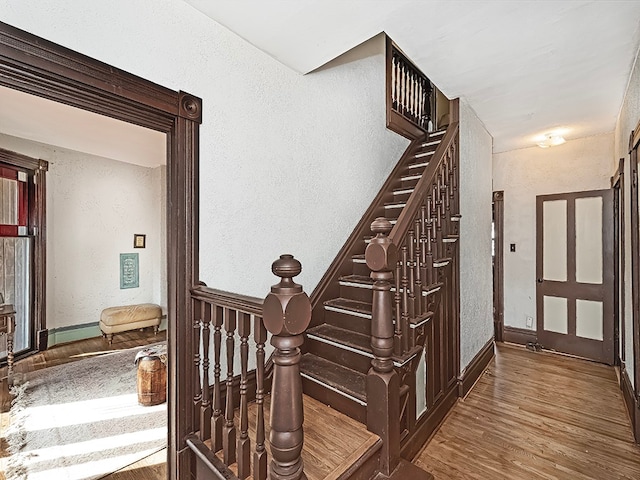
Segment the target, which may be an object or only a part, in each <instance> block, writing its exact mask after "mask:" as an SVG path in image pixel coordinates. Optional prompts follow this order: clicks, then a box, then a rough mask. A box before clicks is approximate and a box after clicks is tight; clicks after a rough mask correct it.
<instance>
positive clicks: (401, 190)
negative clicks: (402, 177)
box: [393, 187, 414, 195]
mask: <svg viewBox="0 0 640 480" xmlns="http://www.w3.org/2000/svg"><path fill="white" fill-rule="evenodd" d="M413 190H414V188H413V187H406V188H404V187H403V188H396V189H395V190H394V191H393V194H394V195H411V194H412V193H413Z"/></svg>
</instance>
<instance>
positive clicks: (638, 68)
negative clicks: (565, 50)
mask: <svg viewBox="0 0 640 480" xmlns="http://www.w3.org/2000/svg"><path fill="white" fill-rule="evenodd" d="M638 121H640V65H639V64H638V57H637V56H636V63H635V66H634V69H633V71H632V72H631V78H630V79H629V85H628V87H627V92H626V94H625V97H624V101H623V103H622V108H621V109H620V115H619V116H618V121H617V123H616V130H615V159H616V161H617V159H619V158H624V161H625V163H624V177H625V179H626V180H625V182H624V187H625V192H624V198H625V209H624V213H625V219H624V220H625V225H626V228H625V239H624V244H625V270H624V273H625V277H624V283H623V284H622V288H624V289H625V308H624V311H625V318H624V321H623V322H622V326H623V328H624V329H625V333H626V335H625V341H626V345H624V352H625V366H626V369H627V373H628V374H629V378H630V379H631V383H632V384H633V383H634V381H635V379H634V357H633V317H632V291H631V287H632V285H631V190H630V187H631V182H630V181H629V180H628V179H629V178H630V170H629V162H630V158H629V135H631V132H632V131H633V129H634V128H636V126H637V125H638Z"/></svg>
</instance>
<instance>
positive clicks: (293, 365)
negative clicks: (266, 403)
mask: <svg viewBox="0 0 640 480" xmlns="http://www.w3.org/2000/svg"><path fill="white" fill-rule="evenodd" d="M301 270H302V267H301V265H300V262H299V261H298V260H296V259H294V258H293V256H291V255H281V256H280V259H279V260H276V261H275V262H273V266H272V271H273V273H274V274H275V275H277V276H279V277H280V283H278V284H276V285H274V286H273V287H271V293H270V294H269V295H268V296H267V298H265V300H264V307H263V308H264V325H265V327H266V328H267V330H268V331H269V332H270V333H271V334H272V335H273V336H272V337H271V345H273V346H274V347H275V349H276V350H275V352H274V355H273V364H274V367H273V384H272V390H271V432H270V433H269V441H270V443H271V456H272V457H273V458H272V460H271V465H270V468H269V472H270V477H271V479H272V480H298V479H306V476H305V474H304V466H303V463H302V457H301V453H302V444H303V442H304V432H303V430H302V423H303V416H304V415H303V410H302V379H301V377H300V357H301V355H300V346H301V345H302V344H303V343H304V337H303V333H304V331H305V330H306V329H307V327H308V326H309V323H310V322H311V302H310V301H309V297H308V296H307V294H306V293H304V291H303V290H302V286H301V285H298V284H296V283H295V282H294V281H293V277H295V276H297V275H299V274H300V272H301Z"/></svg>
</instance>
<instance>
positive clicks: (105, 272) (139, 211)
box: [0, 135, 166, 329]
mask: <svg viewBox="0 0 640 480" xmlns="http://www.w3.org/2000/svg"><path fill="white" fill-rule="evenodd" d="M0 147H2V148H4V149H7V150H12V151H15V152H18V153H22V154H25V155H29V156H31V157H34V158H40V159H43V160H47V161H48V162H49V172H48V173H47V328H49V329H53V328H59V327H64V326H69V325H80V324H86V323H91V322H97V321H98V320H99V319H100V312H101V310H102V309H104V308H106V307H109V306H114V305H126V304H131V303H145V302H153V303H159V304H161V305H163V306H166V292H165V290H166V288H165V287H164V285H160V282H159V279H160V278H161V277H162V275H166V274H164V273H163V271H164V270H165V268H164V265H165V263H166V260H165V255H164V251H163V249H162V246H163V243H162V238H163V237H164V232H163V230H162V223H161V218H160V217H161V207H160V204H161V190H164V185H162V184H160V178H161V177H162V172H161V170H163V169H164V167H158V168H156V169H150V168H145V167H140V166H136V165H131V164H128V163H123V162H118V161H115V160H110V159H106V158H102V157H95V156H92V155H88V154H84V153H80V152H75V151H71V150H65V149H61V148H58V147H50V146H48V145H44V144H40V143H36V142H31V141H28V140H23V139H19V138H16V137H10V136H7V135H0ZM134 233H144V234H146V235H147V238H146V240H147V247H146V248H144V249H142V248H138V249H134V248H133V235H134ZM132 252H137V253H138V254H139V262H140V287H139V288H131V289H123V290H121V289H120V253H132Z"/></svg>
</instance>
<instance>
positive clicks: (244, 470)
mask: <svg viewBox="0 0 640 480" xmlns="http://www.w3.org/2000/svg"><path fill="white" fill-rule="evenodd" d="M238 334H239V335H240V436H239V437H238V448H237V462H238V478H239V479H240V480H244V479H245V478H247V477H248V476H249V475H251V440H250V439H249V399H248V396H247V394H248V389H249V335H251V315H249V314H248V313H244V312H238Z"/></svg>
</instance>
